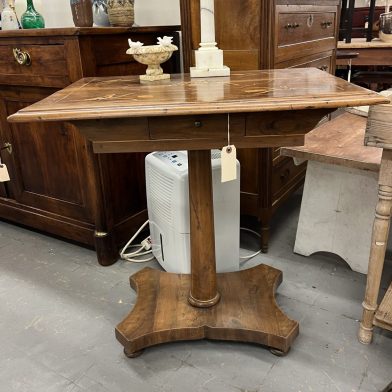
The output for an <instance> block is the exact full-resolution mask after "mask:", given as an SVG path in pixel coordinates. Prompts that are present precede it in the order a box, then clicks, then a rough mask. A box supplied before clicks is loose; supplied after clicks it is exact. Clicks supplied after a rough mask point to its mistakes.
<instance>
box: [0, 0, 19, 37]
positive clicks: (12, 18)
mask: <svg viewBox="0 0 392 392" xmlns="http://www.w3.org/2000/svg"><path fill="white" fill-rule="evenodd" d="M19 27H20V25H19V21H18V17H17V16H16V13H15V0H6V1H5V5H4V8H3V11H2V12H1V29H2V30H17V29H19Z"/></svg>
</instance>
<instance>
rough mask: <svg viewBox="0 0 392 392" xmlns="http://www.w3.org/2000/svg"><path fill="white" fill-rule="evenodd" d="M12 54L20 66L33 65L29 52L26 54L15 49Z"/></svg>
mask: <svg viewBox="0 0 392 392" xmlns="http://www.w3.org/2000/svg"><path fill="white" fill-rule="evenodd" d="M12 52H13V53H14V58H15V60H16V62H17V63H18V64H19V65H26V66H29V65H31V56H30V54H29V52H24V51H23V50H20V49H18V48H14V49H13V50H12Z"/></svg>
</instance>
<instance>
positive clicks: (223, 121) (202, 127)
mask: <svg viewBox="0 0 392 392" xmlns="http://www.w3.org/2000/svg"><path fill="white" fill-rule="evenodd" d="M148 127H149V131H150V138H151V139H215V138H226V139H227V115H226V114H217V115H214V116H175V117H157V118H154V117H152V118H150V119H149V120H148ZM230 135H231V136H232V137H233V138H235V137H236V136H244V135H245V117H244V116H240V115H231V116H230Z"/></svg>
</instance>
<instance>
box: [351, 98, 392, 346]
mask: <svg viewBox="0 0 392 392" xmlns="http://www.w3.org/2000/svg"><path fill="white" fill-rule="evenodd" d="M391 125H392V105H391V104H389V105H380V107H378V108H377V109H375V108H370V111H369V118H368V125H367V129H366V134H365V144H366V145H367V146H373V147H379V148H382V149H383V153H382V159H381V168H380V175H379V179H378V184H379V187H378V203H377V206H376V215H375V218H374V225H373V233H372V241H371V248H370V258H369V271H368V278H367V285H366V294H365V300H364V302H363V304H362V305H363V317H362V321H361V324H360V328H359V334H358V336H359V340H360V342H361V343H364V344H369V343H371V341H372V338H373V326H377V327H380V328H384V329H388V330H389V331H392V283H391V285H390V286H389V289H388V291H387V293H386V294H385V296H384V299H383V300H382V302H381V304H380V305H378V294H379V291H380V284H381V275H382V271H383V267H384V259H385V252H386V248H387V243H388V236H389V228H390V220H391V208H392V132H391Z"/></svg>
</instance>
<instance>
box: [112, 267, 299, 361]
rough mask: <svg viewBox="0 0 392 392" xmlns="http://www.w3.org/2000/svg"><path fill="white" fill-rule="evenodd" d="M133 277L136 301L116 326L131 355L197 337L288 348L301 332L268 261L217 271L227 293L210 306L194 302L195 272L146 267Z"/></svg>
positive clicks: (277, 273)
mask: <svg viewBox="0 0 392 392" xmlns="http://www.w3.org/2000/svg"><path fill="white" fill-rule="evenodd" d="M130 282H131V286H132V288H133V289H134V290H136V291H137V294H138V298H137V302H136V304H135V307H134V308H133V310H132V311H131V313H130V314H129V315H128V316H127V317H126V318H125V319H124V320H123V321H122V322H121V323H120V324H119V325H118V326H117V328H116V337H117V339H118V340H119V341H120V343H121V344H122V345H123V346H124V348H125V353H126V354H127V355H128V356H132V354H133V353H136V352H138V351H140V350H142V349H144V348H146V347H150V346H154V345H157V344H161V343H168V342H173V341H178V340H198V339H218V340H232V341H241V342H251V343H257V344H262V345H265V346H268V347H272V348H275V349H278V350H281V351H282V352H287V351H288V350H289V348H290V345H291V343H292V342H293V340H294V339H295V338H296V337H297V335H298V331H299V327H298V323H297V322H296V321H293V320H290V319H289V318H288V317H287V316H286V315H285V314H284V313H283V312H282V311H281V310H280V308H279V307H278V305H277V304H276V302H275V299H274V293H275V290H276V288H277V286H278V285H279V284H280V283H281V282H282V273H281V272H280V271H279V270H277V269H275V268H272V267H269V266H266V265H259V266H257V267H254V268H251V269H248V270H245V271H241V272H234V273H225V274H218V275H217V284H218V291H219V292H220V293H221V295H222V296H221V300H220V301H219V302H218V304H217V305H215V306H214V307H213V308H211V309H204V308H198V307H194V306H191V305H190V304H189V302H188V294H189V290H190V284H191V277H190V275H176V274H169V273H166V272H161V271H158V270H155V269H151V268H144V269H143V270H141V271H139V272H138V273H136V274H135V275H132V276H131V278H130Z"/></svg>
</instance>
